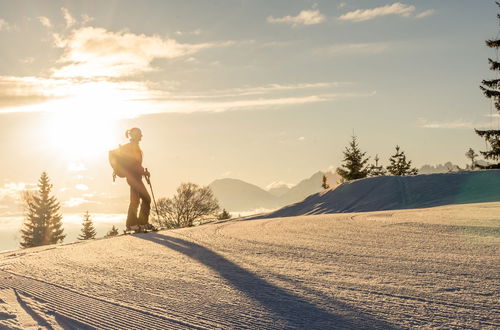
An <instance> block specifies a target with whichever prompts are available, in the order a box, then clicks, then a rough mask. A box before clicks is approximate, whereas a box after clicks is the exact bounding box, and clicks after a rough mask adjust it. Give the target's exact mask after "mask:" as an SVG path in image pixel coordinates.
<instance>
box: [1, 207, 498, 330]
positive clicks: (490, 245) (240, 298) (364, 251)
mask: <svg viewBox="0 0 500 330" xmlns="http://www.w3.org/2000/svg"><path fill="white" fill-rule="evenodd" d="M499 210H500V203H489V204H467V205H454V206H445V207H438V208H431V209H419V210H400V211H390V212H387V211H385V212H371V213H370V212H368V213H350V214H328V215H313V216H301V217H294V218H281V219H280V218H276V219H264V220H250V221H235V220H233V221H226V222H222V223H215V224H207V225H202V226H199V227H194V228H189V229H180V230H173V231H163V232H158V233H149V234H138V235H128V236H119V237H115V238H110V239H99V240H95V241H84V242H78V243H73V244H66V245H51V246H44V247H39V248H32V249H26V250H19V251H11V252H6V253H2V254H0V328H1V329H40V328H42V329H95V328H98V329H186V328H192V329H214V328H215V329H249V328H251V329H402V328H403V329H409V328H423V329H430V328H446V329H450V328H457V329H458V328H461V329H471V328H475V329H481V328H483V329H494V328H499V327H500V322H499V319H498V315H499V313H500V310H499V305H498V292H499V291H500V276H499V274H500V263H499V262H498V255H500V251H499V245H498V242H499V238H500V230H499V227H498V215H499Z"/></svg>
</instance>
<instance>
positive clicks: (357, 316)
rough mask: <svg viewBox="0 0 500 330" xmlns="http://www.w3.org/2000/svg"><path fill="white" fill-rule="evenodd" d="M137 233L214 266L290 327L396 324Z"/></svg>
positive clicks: (199, 249) (188, 246)
mask: <svg viewBox="0 0 500 330" xmlns="http://www.w3.org/2000/svg"><path fill="white" fill-rule="evenodd" d="M135 237H138V238H141V239H144V240H148V241H151V242H154V243H158V244H161V245H163V246H166V247H168V248H170V249H172V250H175V251H177V252H180V253H183V254H185V255H186V256H188V257H190V258H192V259H193V260H195V261H197V262H200V263H202V264H204V265H205V266H207V267H209V268H211V269H212V270H214V271H216V272H217V273H219V274H220V276H222V277H223V278H224V279H225V280H227V281H228V282H229V283H231V285H232V286H233V287H234V288H236V289H238V290H240V291H241V292H243V293H245V294H246V295H247V296H248V297H250V298H252V299H253V300H255V301H257V302H258V303H260V304H261V305H262V306H264V307H265V308H266V309H267V310H269V311H272V312H273V313H274V315H275V316H276V317H277V318H278V319H279V320H282V321H285V322H286V324H287V326H286V327H287V328H288V327H289V328H307V329H314V328H317V329H326V328H330V329H331V328H337V329H338V328H342V329H360V328H366V329H368V328H370V329H373V328H383V329H394V328H395V327H394V326H392V325H391V324H389V323H386V322H384V321H380V320H377V319H374V318H373V317H370V316H368V315H366V314H363V313H362V312H361V311H358V310H356V309H354V308H352V307H350V306H348V305H346V304H342V303H337V302H332V304H335V305H336V306H338V308H339V309H341V310H342V311H343V312H347V314H349V316H348V317H347V316H342V315H335V314H332V313H331V312H329V311H326V310H324V309H321V308H320V307H318V306H315V305H314V304H312V303H310V302H308V301H307V300H305V299H304V298H302V297H299V296H296V295H294V294H292V293H290V292H288V291H286V290H284V289H282V288H280V287H277V286H275V285H272V284H271V283H269V282H267V281H265V280H263V279H261V278H260V277H258V276H257V275H256V274H254V273H252V272H250V271H248V270H245V269H244V268H242V267H240V266H238V265H236V264H235V263H233V262H231V261H229V260H227V259H226V258H224V257H223V256H221V255H219V254H218V253H216V252H214V251H212V250H210V249H207V248H206V247H204V246H202V245H199V244H196V243H193V242H190V241H186V240H183V239H180V238H176V237H172V236H165V235H162V234H157V233H150V234H148V235H137V236H135Z"/></svg>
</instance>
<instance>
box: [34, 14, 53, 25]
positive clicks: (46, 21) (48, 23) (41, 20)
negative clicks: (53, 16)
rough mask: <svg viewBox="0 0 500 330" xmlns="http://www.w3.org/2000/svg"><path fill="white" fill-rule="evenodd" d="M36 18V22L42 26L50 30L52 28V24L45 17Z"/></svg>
mask: <svg viewBox="0 0 500 330" xmlns="http://www.w3.org/2000/svg"><path fill="white" fill-rule="evenodd" d="M37 18H38V20H39V21H40V23H41V24H42V25H43V26H45V27H47V28H51V27H52V22H51V21H50V19H48V18H47V17H45V16H38V17H37Z"/></svg>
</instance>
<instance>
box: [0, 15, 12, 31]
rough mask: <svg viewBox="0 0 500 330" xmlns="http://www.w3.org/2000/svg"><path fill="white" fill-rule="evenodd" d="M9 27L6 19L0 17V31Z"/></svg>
mask: <svg viewBox="0 0 500 330" xmlns="http://www.w3.org/2000/svg"><path fill="white" fill-rule="evenodd" d="M10 29H11V26H10V24H9V23H7V21H6V20H4V19H1V18H0V31H8V30H10Z"/></svg>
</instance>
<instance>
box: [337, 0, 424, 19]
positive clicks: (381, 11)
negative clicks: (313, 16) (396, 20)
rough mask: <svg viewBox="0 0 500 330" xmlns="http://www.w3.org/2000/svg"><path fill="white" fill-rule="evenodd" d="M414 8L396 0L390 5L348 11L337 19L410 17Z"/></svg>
mask: <svg viewBox="0 0 500 330" xmlns="http://www.w3.org/2000/svg"><path fill="white" fill-rule="evenodd" d="M415 9H416V8H415V6H412V5H406V4H403V3H400V2H396V3H393V4H392V5H385V6H383V7H377V8H372V9H358V10H354V11H350V12H348V13H345V14H344V15H342V16H340V17H339V19H340V20H342V21H353V22H362V21H368V20H371V19H374V18H377V17H382V16H387V15H398V16H403V17H410V16H411V15H412V14H413V12H414V11H415Z"/></svg>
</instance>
